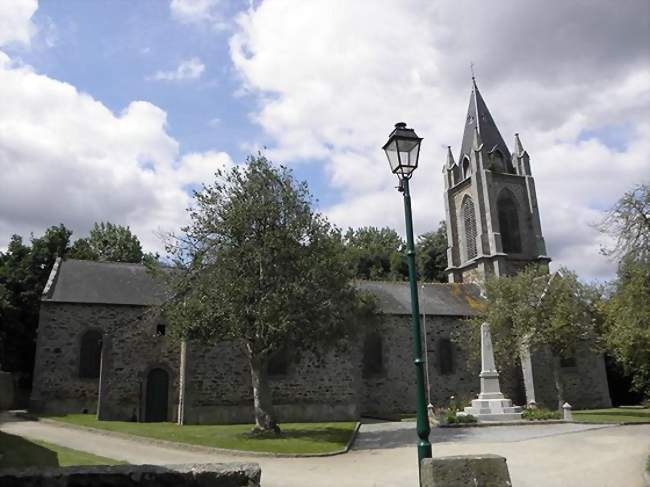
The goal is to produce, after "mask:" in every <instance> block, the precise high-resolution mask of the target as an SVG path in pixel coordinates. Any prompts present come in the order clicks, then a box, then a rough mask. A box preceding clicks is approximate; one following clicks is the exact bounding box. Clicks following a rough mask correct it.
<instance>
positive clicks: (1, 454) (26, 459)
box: [0, 431, 59, 468]
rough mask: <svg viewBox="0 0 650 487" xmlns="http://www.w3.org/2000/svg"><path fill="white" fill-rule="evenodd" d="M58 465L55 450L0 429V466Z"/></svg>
mask: <svg viewBox="0 0 650 487" xmlns="http://www.w3.org/2000/svg"><path fill="white" fill-rule="evenodd" d="M58 466H59V457H58V454H57V453H56V452H53V451H52V450H49V449H47V448H45V447H43V446H41V445H38V444H36V443H33V442H31V441H29V440H27V439H25V438H23V437H21V436H16V435H10V434H8V433H5V432H3V431H0V468H21V467H58Z"/></svg>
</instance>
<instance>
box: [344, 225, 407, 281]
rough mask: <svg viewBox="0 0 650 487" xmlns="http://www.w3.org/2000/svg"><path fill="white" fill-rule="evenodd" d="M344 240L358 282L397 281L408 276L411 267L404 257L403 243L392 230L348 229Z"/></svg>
mask: <svg viewBox="0 0 650 487" xmlns="http://www.w3.org/2000/svg"><path fill="white" fill-rule="evenodd" d="M344 241H345V247H346V250H347V256H348V260H349V262H350V265H351V266H352V268H353V269H354V275H355V277H356V278H357V279H369V280H394V279H404V278H405V277H408V267H407V265H406V260H405V258H404V256H403V255H402V251H403V248H404V240H403V239H402V237H400V235H399V234H398V233H397V232H396V231H395V230H393V229H392V228H388V227H384V228H377V227H361V228H357V229H356V230H354V229H352V228H349V229H348V231H347V232H346V234H345V239H344Z"/></svg>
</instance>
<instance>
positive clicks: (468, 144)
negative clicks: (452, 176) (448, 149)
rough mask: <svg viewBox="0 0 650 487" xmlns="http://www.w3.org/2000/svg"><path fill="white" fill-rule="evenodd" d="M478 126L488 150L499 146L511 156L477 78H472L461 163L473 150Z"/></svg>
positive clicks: (461, 147) (504, 155)
mask: <svg viewBox="0 0 650 487" xmlns="http://www.w3.org/2000/svg"><path fill="white" fill-rule="evenodd" d="M476 128H478V133H479V136H480V139H481V142H482V143H483V145H484V146H485V148H486V149H487V152H492V151H493V150H494V149H495V148H498V149H499V150H500V151H501V153H502V155H503V157H504V158H505V159H509V158H510V150H508V146H507V145H506V143H505V142H504V141H503V137H501V133H500V132H499V129H498V128H497V125H496V123H494V119H493V118H492V115H491V114H490V110H488V107H487V105H486V103H485V100H483V96H481V92H480V91H479V90H478V86H476V80H474V78H472V94H471V96H470V98H469V107H468V108H467V117H466V118H465V131H464V133H463V142H462V143H461V146H460V155H459V156H458V161H459V164H460V163H461V162H460V161H462V160H463V156H465V155H466V154H467V155H469V154H470V153H471V152H472V144H473V142H474V130H475V129H476Z"/></svg>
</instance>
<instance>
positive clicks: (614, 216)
mask: <svg viewBox="0 0 650 487" xmlns="http://www.w3.org/2000/svg"><path fill="white" fill-rule="evenodd" d="M600 229H601V230H602V231H603V232H607V233H610V234H611V235H612V236H614V237H615V238H616V245H615V247H614V248H613V249H606V250H605V253H606V254H609V255H613V256H616V257H619V259H620V260H619V265H618V273H617V279H616V281H614V282H613V283H610V285H609V288H608V291H609V299H607V300H604V301H602V303H601V305H600V309H601V311H602V313H603V315H604V318H605V323H604V338H605V342H606V343H607V347H608V351H609V353H610V354H611V355H612V356H613V357H614V359H615V360H616V361H617V362H618V363H619V365H621V366H622V367H623V370H624V371H625V372H626V373H627V374H629V375H630V376H631V378H632V386H633V388H634V389H635V390H636V391H638V392H641V393H642V394H644V395H645V396H646V397H647V398H650V186H649V185H648V184H641V185H639V186H636V187H635V188H633V189H632V190H631V191H628V192H627V193H625V194H624V195H623V196H622V197H621V199H620V200H619V201H618V202H617V203H616V204H615V205H614V206H613V208H612V209H611V210H610V211H609V212H608V214H607V216H606V218H605V219H604V221H603V223H602V224H601V225H600Z"/></svg>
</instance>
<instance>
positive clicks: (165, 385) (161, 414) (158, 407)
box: [145, 368, 169, 423]
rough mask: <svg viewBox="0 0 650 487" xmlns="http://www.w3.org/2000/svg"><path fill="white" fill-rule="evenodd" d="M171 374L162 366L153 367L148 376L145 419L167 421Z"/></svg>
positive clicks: (148, 420)
mask: <svg viewBox="0 0 650 487" xmlns="http://www.w3.org/2000/svg"><path fill="white" fill-rule="evenodd" d="M168 393H169V374H168V373H167V372H166V371H165V370H163V369H160V368H157V369H151V370H150V371H149V375H148V376H147V396H146V398H147V404H146V411H145V421H147V422H150V423H151V422H160V421H167V402H168Z"/></svg>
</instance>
